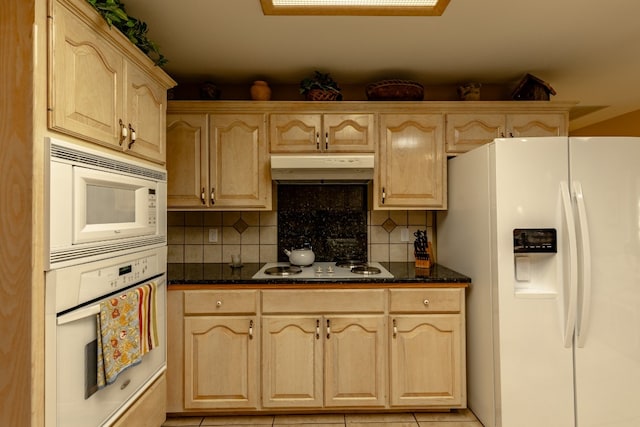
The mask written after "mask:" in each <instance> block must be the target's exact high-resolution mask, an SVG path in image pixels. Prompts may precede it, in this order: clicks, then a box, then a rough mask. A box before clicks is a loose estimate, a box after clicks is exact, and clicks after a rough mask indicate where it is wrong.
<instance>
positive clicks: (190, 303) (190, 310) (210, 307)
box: [184, 290, 258, 314]
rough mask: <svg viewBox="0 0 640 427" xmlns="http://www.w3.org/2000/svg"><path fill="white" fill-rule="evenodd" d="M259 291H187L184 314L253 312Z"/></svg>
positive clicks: (254, 311)
mask: <svg viewBox="0 0 640 427" xmlns="http://www.w3.org/2000/svg"><path fill="white" fill-rule="evenodd" d="M257 302H258V291H238V290H235V291H218V290H216V291H185V292H184V314H253V313H256V308H257Z"/></svg>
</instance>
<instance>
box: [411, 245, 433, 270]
mask: <svg viewBox="0 0 640 427" xmlns="http://www.w3.org/2000/svg"><path fill="white" fill-rule="evenodd" d="M414 256H415V258H416V268H431V263H432V262H433V248H432V246H431V242H429V243H428V244H427V252H423V251H421V252H417V251H415V252H414Z"/></svg>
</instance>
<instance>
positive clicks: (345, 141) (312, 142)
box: [269, 113, 374, 153]
mask: <svg viewBox="0 0 640 427" xmlns="http://www.w3.org/2000/svg"><path fill="white" fill-rule="evenodd" d="M269 136H270V139H271V152H272V153H317V152H333V153H370V152H373V151H374V115H373V114H285V113H274V114H271V115H270V119H269Z"/></svg>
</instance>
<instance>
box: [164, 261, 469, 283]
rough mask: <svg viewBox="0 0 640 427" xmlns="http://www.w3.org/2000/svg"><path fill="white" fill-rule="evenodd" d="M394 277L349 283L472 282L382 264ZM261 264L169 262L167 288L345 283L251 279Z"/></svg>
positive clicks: (447, 273) (440, 269) (448, 273)
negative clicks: (232, 264) (236, 264)
mask: <svg viewBox="0 0 640 427" xmlns="http://www.w3.org/2000/svg"><path fill="white" fill-rule="evenodd" d="M381 264H382V265H383V266H384V267H385V268H386V269H387V270H389V271H390V272H391V274H393V278H392V279H376V278H373V277H363V278H362V279H356V280H348V281H347V282H348V283H349V284H352V283H353V284H360V285H362V284H375V283H377V284H386V285H393V284H400V283H402V284H406V283H411V284H434V285H435V284H438V283H457V284H460V285H462V286H467V285H469V284H470V283H471V279H470V278H469V277H467V276H464V275H462V274H460V273H457V272H455V271H453V270H451V269H449V268H447V267H445V266H443V265H439V264H435V265H433V266H431V268H429V269H427V270H425V269H417V270H416V268H415V263H413V262H391V263H384V262H383V263H381ZM263 265H264V264H260V263H248V264H244V266H243V267H241V268H231V266H230V265H229V264H224V263H185V264H182V263H169V264H168V265H167V278H168V284H169V285H208V284H211V285H213V284H215V285H256V286H258V285H274V284H278V285H281V286H282V285H286V284H305V283H309V284H310V283H313V284H316V285H318V284H332V283H345V280H344V279H342V280H339V279H283V278H279V277H276V278H273V279H252V278H251V277H252V276H253V275H254V274H255V273H256V272H257V271H258V270H260V267H262V266H263Z"/></svg>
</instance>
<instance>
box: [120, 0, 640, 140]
mask: <svg viewBox="0 0 640 427" xmlns="http://www.w3.org/2000/svg"><path fill="white" fill-rule="evenodd" d="M122 1H123V3H124V4H125V6H126V10H127V12H128V13H129V15H131V16H134V17H136V18H138V19H140V20H142V21H145V22H146V23H147V24H148V25H149V28H150V30H149V38H150V39H152V40H153V41H155V42H156V43H157V44H159V45H160V49H161V51H162V53H163V54H164V55H165V56H166V57H167V58H168V59H169V63H168V64H167V65H166V66H165V67H164V68H165V70H166V71H167V72H168V73H169V74H170V75H171V76H172V77H174V78H175V79H177V80H178V81H180V80H192V81H193V80H195V79H199V78H200V79H201V78H206V79H212V78H213V79H214V81H217V82H226V83H229V84H234V83H247V82H251V81H253V80H254V79H257V78H264V79H266V80H268V81H269V82H271V83H276V84H277V83H280V84H287V83H297V82H298V81H300V80H301V79H302V78H303V77H305V76H307V75H308V74H310V73H311V72H312V71H313V70H316V69H319V70H322V71H327V72H330V73H331V75H332V77H334V78H335V80H337V81H338V82H339V83H341V84H366V83H370V82H373V81H376V80H380V79H383V78H405V79H413V80H416V81H419V82H421V83H423V84H424V85H425V86H427V85H449V84H457V83H462V82H467V81H478V82H482V83H484V84H508V83H514V84H515V83H517V82H518V81H519V80H520V79H521V78H522V76H524V74H526V73H531V74H533V75H535V76H537V77H539V78H541V79H543V80H544V81H546V82H548V83H549V84H550V85H551V86H552V87H553V88H554V89H555V91H556V92H557V95H556V96H554V97H552V100H553V101H578V102H579V104H578V105H579V108H578V110H581V111H582V112H586V111H588V110H591V109H592V108H593V109H594V110H597V111H595V112H592V113H590V114H586V115H582V116H580V117H578V116H579V114H577V115H576V117H577V118H575V119H573V120H572V122H571V129H578V128H580V127H584V126H586V125H589V124H592V123H596V122H599V121H601V120H606V119H608V118H611V117H615V116H618V115H620V114H624V113H627V112H630V111H634V110H637V109H640V93H639V92H640V90H639V89H638V86H636V83H637V81H638V77H640V25H639V24H638V17H640V1H636V0H609V1H597V0H538V1H537V2H530V1H524V0H451V2H450V4H449V7H448V8H447V10H446V11H445V12H444V14H443V15H442V16H439V17H428V16H426V17H371V16H369V17H367V16H365V17H354V16H264V15H263V14H262V9H261V7H260V1H259V0H180V1H176V0H122ZM595 107H606V108H601V109H598V108H595Z"/></svg>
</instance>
